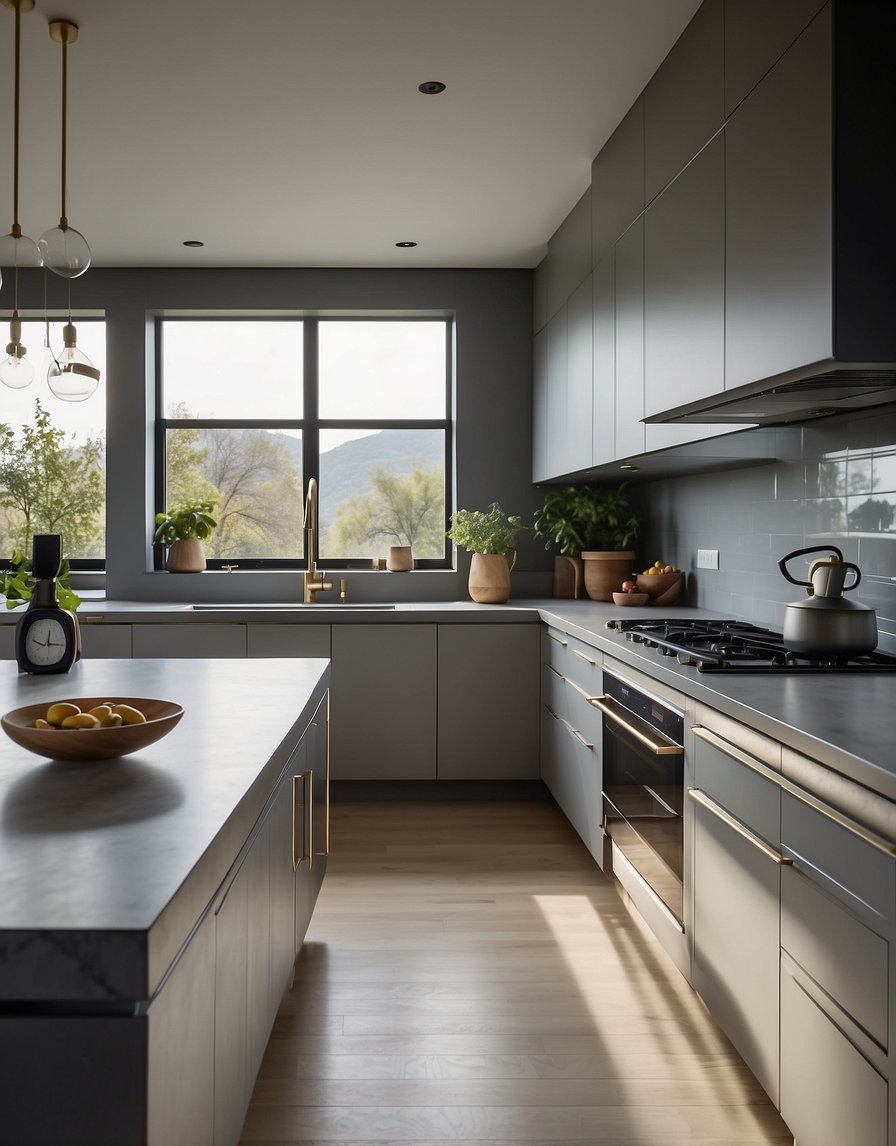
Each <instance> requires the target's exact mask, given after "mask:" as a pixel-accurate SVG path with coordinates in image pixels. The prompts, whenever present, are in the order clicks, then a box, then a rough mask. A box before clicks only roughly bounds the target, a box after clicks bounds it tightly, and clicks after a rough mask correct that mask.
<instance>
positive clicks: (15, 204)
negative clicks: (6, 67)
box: [12, 4, 22, 238]
mask: <svg viewBox="0 0 896 1146" xmlns="http://www.w3.org/2000/svg"><path fill="white" fill-rule="evenodd" d="M21 41H22V8H21V5H20V4H16V67H15V84H16V98H15V102H14V111H13V121H14V126H13V135H12V140H13V142H12V154H13V160H12V234H13V235H15V236H16V238H18V236H19V234H20V233H21V228H20V227H19V77H20V71H21V66H20V65H21V55H22V52H21V47H22V44H21Z"/></svg>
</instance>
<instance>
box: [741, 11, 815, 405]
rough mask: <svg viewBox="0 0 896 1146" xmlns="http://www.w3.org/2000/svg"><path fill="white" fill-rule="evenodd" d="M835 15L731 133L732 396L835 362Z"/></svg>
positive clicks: (764, 87)
mask: <svg viewBox="0 0 896 1146" xmlns="http://www.w3.org/2000/svg"><path fill="white" fill-rule="evenodd" d="M831 51H832V45H831V12H830V9H829V8H828V9H827V10H826V11H825V12H824V13H822V15H821V16H819V17H818V18H817V19H816V20H815V22H814V23H813V24H812V25H811V26H810V27H809V28H808V29H807V30H806V31H805V32H804V33H803V35H802V36H801V37H800V38H799V39H798V40H797V42H796V43H795V44H794V45H793V47H792V48H791V49H790V50H789V51H788V52H787V53H786V54H785V55H784V56H783V58H782V59H781V60H780V61H779V62H778V63H777V64H776V65H775V67H774V68H773V69H772V71H771V72H770V73H769V74H768V75H767V76H766V77H765V79H764V80H763V81H762V83H761V84H760V85H759V87H757V88H756V89H755V91H753V93H752V94H751V95H750V98H749V99H747V100H745V101H744V102H743V103H742V104H741V105H740V107H739V108H738V109H737V110H736V111H735V113H734V115H733V116H732V117H731V119H730V120H729V121H728V125H727V127H726V131H725V135H726V283H725V300H726V362H725V371H726V388H727V389H730V388H732V387H735V386H738V385H741V384H743V383H747V382H752V381H755V380H756V379H758V378H767V377H769V376H771V375H773V374H778V373H780V372H782V371H784V370H789V369H792V368H795V367H798V366H802V365H804V364H805V363H809V362H815V361H819V360H822V359H825V358H829V357H831V356H832V353H833V346H832V309H833V260H832V255H833V234H832V206H833V204H832V197H833V182H832V178H833V139H832V133H831V101H832V95H833V92H832V56H831Z"/></svg>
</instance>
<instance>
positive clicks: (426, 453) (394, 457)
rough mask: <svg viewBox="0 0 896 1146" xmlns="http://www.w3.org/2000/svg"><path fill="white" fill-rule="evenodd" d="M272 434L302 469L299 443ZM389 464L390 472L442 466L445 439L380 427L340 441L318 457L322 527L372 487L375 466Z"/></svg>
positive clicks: (434, 433) (434, 434)
mask: <svg viewBox="0 0 896 1146" xmlns="http://www.w3.org/2000/svg"><path fill="white" fill-rule="evenodd" d="M275 437H276V438H277V440H278V441H279V442H280V443H281V444H282V445H283V447H284V448H285V449H286V450H287V451H288V452H289V455H290V456H291V457H292V458H293V459H294V461H295V464H296V466H297V467H298V468H299V469H301V465H302V444H301V442H300V441H299V440H298V439H297V438H293V437H290V436H289V435H288V434H276V435H275ZM378 465H380V466H389V467H391V469H392V472H393V473H397V474H407V473H410V472H411V470H412V469H413V468H414V467H415V466H418V467H419V468H420V469H423V470H427V469H432V467H433V466H438V467H439V469H442V468H444V465H445V438H444V434H443V433H442V431H441V430H380V431H378V432H377V433H374V434H369V435H368V436H367V437H366V438H354V439H353V440H352V441H350V442H343V443H342V445H339V446H335V447H334V448H333V449H332V450H327V452H326V453H325V454H321V456H320V504H321V526H326V525H328V524H329V523H330V521H331V520H332V518H333V516H334V515H335V511H336V510H337V509H338V508H339V506H340V505H341V504H342V503H343V502H344V501H346V500H347V499H348V498H350V497H352V496H363V495H364V494H365V493H369V491H370V488H371V481H370V475H371V472H372V470H373V468H374V466H378Z"/></svg>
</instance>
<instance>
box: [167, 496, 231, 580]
mask: <svg viewBox="0 0 896 1146" xmlns="http://www.w3.org/2000/svg"><path fill="white" fill-rule="evenodd" d="M214 508H215V503H214V502H213V501H190V502H184V503H183V504H181V505H170V506H169V507H168V509H167V510H166V512H165V513H157V514H156V516H155V527H156V528H155V533H154V534H153V541H155V542H156V543H157V544H161V545H165V546H167V548H168V556H167V558H166V561H165V568H166V569H167V570H168V572H169V573H201V572H202V570H203V569H204V568H205V550H204V549H203V547H202V542H203V541H205V540H206V538H208V537H211V533H212V530H213V529H214V528H215V526H216V525H217V524H218V523H217V521H216V520H215V519H214V518H213V517H212V510H213V509H214Z"/></svg>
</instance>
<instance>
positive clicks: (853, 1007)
mask: <svg viewBox="0 0 896 1146" xmlns="http://www.w3.org/2000/svg"><path fill="white" fill-rule="evenodd" d="M781 946H782V947H783V948H784V949H785V950H786V951H787V952H788V953H789V954H790V955H791V956H792V957H793V958H794V959H795V960H796V962H797V963H799V964H800V966H801V967H802V968H803V970H805V971H806V972H807V973H808V974H809V975H811V977H812V978H813V979H814V980H815V982H816V983H817V984H818V985H819V987H821V988H822V990H823V991H824V992H825V993H826V994H827V995H829V996H830V997H831V998H832V999H833V1000H834V1001H835V1002H836V1003H837V1004H838V1005H839V1006H840V1007H842V1008H843V1010H844V1011H846V1012H847V1014H849V1015H850V1016H851V1017H852V1018H853V1019H855V1021H856V1022H857V1023H858V1025H859V1026H860V1027H862V1028H863V1030H865V1031H867V1033H868V1034H869V1035H870V1036H871V1037H872V1038H873V1039H874V1040H875V1042H877V1043H878V1045H879V1046H881V1047H883V1048H884V1049H886V1046H887V1029H888V1022H887V1019H888V975H889V958H890V947H889V944H888V943H887V941H886V940H885V939H882V938H881V937H880V936H879V935H876V934H875V933H874V932H873V931H872V930H870V928H868V927H866V926H865V925H864V924H863V923H862V922H861V921H860V920H859V919H857V918H856V916H855V915H853V914H852V912H850V911H847V910H846V909H845V908H844V907H842V906H841V905H840V904H839V903H837V902H836V901H835V900H834V899H832V898H831V897H830V896H828V895H826V894H825V893H824V892H823V891H821V890H819V888H818V887H817V886H816V884H814V883H813V882H812V880H811V878H807V877H806V876H805V875H803V873H802V872H800V871H799V870H794V869H793V868H790V867H783V868H782V869H781Z"/></svg>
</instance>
